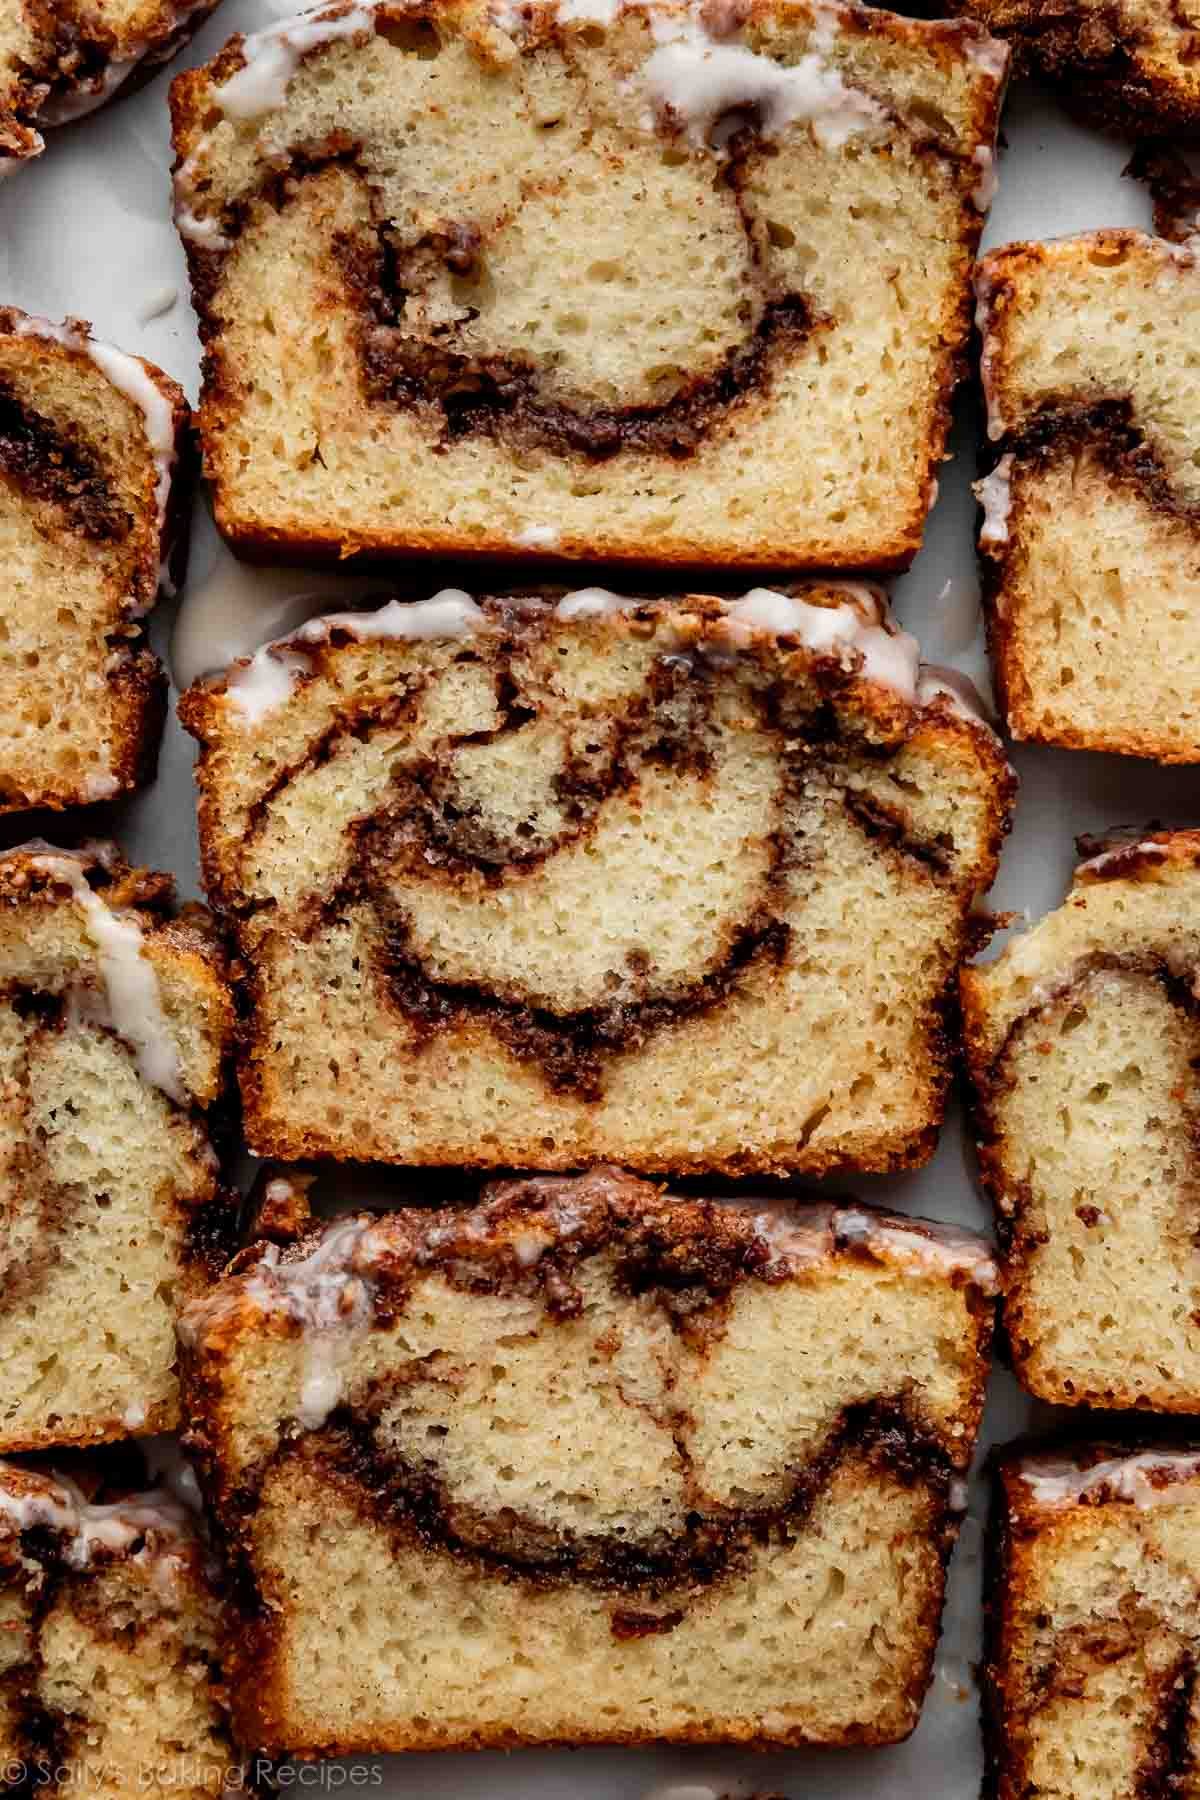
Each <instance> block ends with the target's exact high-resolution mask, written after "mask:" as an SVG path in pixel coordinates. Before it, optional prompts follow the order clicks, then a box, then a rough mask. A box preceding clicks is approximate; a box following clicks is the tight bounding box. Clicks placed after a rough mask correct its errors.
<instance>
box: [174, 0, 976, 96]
mask: <svg viewBox="0 0 1200 1800" xmlns="http://www.w3.org/2000/svg"><path fill="white" fill-rule="evenodd" d="M418 6H419V0H327V3H326V4H323V5H315V6H311V7H308V8H302V9H298V10H297V11H296V12H295V13H293V14H292V15H291V16H289V17H287V18H283V19H279V20H277V21H275V22H273V23H272V24H271V25H269V26H267V27H266V28H265V29H263V30H262V31H257V32H253V33H251V34H249V35H246V34H243V33H240V32H239V33H237V34H235V35H234V36H233V37H232V38H231V39H230V40H229V42H228V43H227V44H226V45H225V47H224V49H223V50H222V51H221V52H220V54H219V55H218V57H217V58H215V59H214V61H213V63H211V64H209V65H207V66H206V68H205V69H204V70H203V71H202V72H201V73H202V74H209V73H211V72H213V71H214V70H215V71H217V72H219V74H220V75H221V76H222V77H223V78H224V79H225V80H228V79H229V77H230V76H231V75H233V74H235V73H236V72H237V71H239V70H246V69H248V68H250V67H251V66H252V65H253V64H255V63H256V62H259V61H261V60H264V59H265V60H266V61H267V62H268V63H269V64H270V65H271V70H270V74H269V76H267V77H266V79H267V80H268V81H269V83H270V85H271V86H272V88H274V89H276V90H277V89H278V85H279V75H280V65H281V62H283V63H286V62H287V61H289V60H290V61H291V62H292V63H293V66H294V65H295V64H298V63H299V61H300V60H301V59H302V58H303V57H304V56H305V55H307V54H309V53H311V52H313V51H316V50H319V49H321V48H322V47H323V46H324V45H326V44H328V43H333V42H336V41H338V40H340V39H342V38H346V37H351V36H354V35H356V34H357V33H359V32H363V33H365V32H368V31H373V30H374V29H375V26H376V19H377V16H379V15H382V16H383V17H384V18H401V17H403V15H404V14H405V13H406V12H415V11H417V10H418ZM443 8H444V11H445V12H446V14H447V15H448V17H450V18H452V19H455V18H456V19H457V20H458V21H459V22H460V23H461V24H462V25H463V26H465V27H467V28H468V29H469V28H470V27H472V26H474V27H475V29H476V30H479V29H484V30H486V29H488V28H490V29H491V30H493V31H495V32H497V33H499V34H500V35H501V36H502V37H506V38H510V39H513V40H515V41H521V40H523V39H525V38H526V37H538V38H545V37H547V36H550V35H553V34H554V33H556V32H564V31H571V30H575V31H583V30H587V29H588V28H589V27H594V26H596V25H600V26H608V25H612V24H614V23H615V21H616V20H617V19H618V17H619V16H620V15H621V14H622V13H643V14H645V15H647V16H648V17H650V18H653V19H656V20H668V19H670V20H681V21H686V22H687V23H689V24H690V25H691V26H692V27H693V28H694V29H698V30H701V31H703V32H705V33H706V34H708V35H711V36H712V37H713V38H714V39H718V40H719V39H720V38H722V37H728V36H730V35H732V34H734V33H736V32H737V30H738V29H740V28H741V27H742V26H744V25H746V24H752V23H754V22H755V21H756V20H758V19H760V18H772V19H778V18H781V17H786V16H788V15H791V16H799V17H803V18H808V19H811V20H812V21H813V23H814V25H815V27H816V29H817V31H818V32H819V33H820V34H821V36H822V38H823V39H824V40H828V39H830V38H832V37H833V36H835V35H836V33H837V32H838V31H854V32H856V33H858V34H860V35H862V36H875V37H888V38H890V39H891V40H892V41H893V42H897V43H908V44H914V45H917V46H922V45H935V44H936V45H939V46H941V47H944V48H947V49H950V50H952V51H957V52H958V53H959V54H960V55H961V56H962V57H963V58H964V60H965V61H967V62H968V63H969V64H970V65H971V67H972V71H973V73H974V74H975V76H976V77H977V78H978V80H979V81H980V83H981V84H983V85H985V86H990V87H992V88H999V87H1000V86H1001V84H1002V83H1004V82H1005V81H1006V80H1007V77H1008V73H1009V68H1010V65H1011V60H1012V51H1011V47H1010V46H1009V44H1008V43H1007V42H1006V41H1005V40H1004V39H1002V38H999V37H995V36H993V35H992V33H991V32H990V31H989V30H988V28H987V26H986V25H983V24H981V23H980V22H979V21H978V20H976V19H972V18H956V19H922V18H912V17H908V16H905V15H904V14H901V13H897V12H891V11H889V10H888V9H887V8H885V7H873V6H866V5H857V4H855V3H854V0H735V4H733V5H731V6H720V5H714V4H712V0H443ZM189 78H191V79H194V78H193V77H190V72H189V73H188V74H187V75H184V76H182V77H180V80H181V82H186V81H188V80H189Z"/></svg>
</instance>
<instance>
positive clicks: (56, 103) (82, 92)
mask: <svg viewBox="0 0 1200 1800" xmlns="http://www.w3.org/2000/svg"><path fill="white" fill-rule="evenodd" d="M144 55H145V52H144V51H143V52H142V55H141V56H131V57H128V58H126V60H125V61H124V62H110V63H109V64H108V66H107V67H106V68H105V70H104V72H103V74H101V75H97V76H96V78H95V79H94V80H93V81H90V82H88V83H87V84H86V85H85V86H83V87H80V88H77V89H75V90H74V91H68V92H66V93H63V94H58V95H55V96H53V97H52V98H51V99H49V100H47V101H46V102H45V103H44V104H43V105H42V106H41V107H40V108H39V109H38V115H37V122H38V124H39V125H51V126H54V125H70V124H71V123H72V121H73V120H75V119H84V118H86V117H87V115H88V113H92V112H95V111H96V110H97V109H98V108H99V107H101V106H103V105H104V103H105V101H106V100H111V99H112V97H113V95H114V94H115V93H116V91H117V89H118V88H120V87H124V85H125V83H126V82H127V81H128V80H129V77H130V76H131V75H132V74H133V71H134V70H135V69H136V68H137V67H138V65H139V63H140V62H141V61H142V57H143V56H144Z"/></svg>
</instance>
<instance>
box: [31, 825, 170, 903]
mask: <svg viewBox="0 0 1200 1800" xmlns="http://www.w3.org/2000/svg"><path fill="white" fill-rule="evenodd" d="M76 876H79V877H82V878H83V879H85V880H86V881H87V883H88V885H89V886H90V887H93V888H98V889H102V890H103V893H104V899H105V902H106V903H107V904H108V905H110V906H121V907H137V908H139V909H143V910H148V911H153V912H155V913H157V914H160V915H163V916H166V915H167V913H168V911H169V908H170V907H171V905H172V903H173V901H174V897H175V879H174V877H173V876H172V875H166V874H159V873H157V872H156V871H155V870H153V869H141V868H135V867H133V865H132V864H130V863H129V862H127V861H126V859H125V855H124V853H123V851H122V850H121V847H120V845H119V844H117V843H115V842H114V841H113V840H112V839H111V838H90V839H88V841H87V842H86V843H84V844H80V845H78V846H77V847H75V848H74V849H69V850H68V849H64V848H63V847H62V846H61V845H59V844H51V843H49V842H48V841H47V840H46V839H45V838H27V839H26V841H25V842H24V843H23V844H14V845H13V846H12V848H11V849H8V850H0V897H2V898H4V899H6V900H10V901H12V900H22V899H25V898H28V897H30V896H32V895H33V894H38V895H39V897H42V896H43V895H49V897H50V898H52V899H61V900H62V901H63V902H64V903H65V902H67V901H68V900H69V899H70V898H71V890H72V888H73V886H74V881H75V877H76Z"/></svg>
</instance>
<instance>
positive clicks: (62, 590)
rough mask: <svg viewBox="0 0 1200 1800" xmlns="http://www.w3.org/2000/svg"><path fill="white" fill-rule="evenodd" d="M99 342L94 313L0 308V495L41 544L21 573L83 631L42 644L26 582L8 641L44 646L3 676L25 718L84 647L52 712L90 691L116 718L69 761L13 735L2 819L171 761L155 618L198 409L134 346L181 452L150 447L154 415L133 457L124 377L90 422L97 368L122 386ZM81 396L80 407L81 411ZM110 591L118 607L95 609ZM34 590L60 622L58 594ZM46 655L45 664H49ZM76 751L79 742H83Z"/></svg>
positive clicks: (179, 561) (14, 709)
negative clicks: (40, 754) (54, 315)
mask: <svg viewBox="0 0 1200 1800" xmlns="http://www.w3.org/2000/svg"><path fill="white" fill-rule="evenodd" d="M92 344H93V339H92V338H91V334H90V327H89V326H88V324H87V322H86V321H84V320H77V319H70V320H67V321H66V322H65V324H64V325H63V326H61V327H59V326H54V325H50V324H48V323H47V322H44V321H41V320H37V319H31V318H30V317H29V316H28V315H27V314H24V313H22V312H20V311H19V310H18V309H16V308H13V307H4V308H0V506H3V507H4V508H5V509H6V510H9V509H11V513H12V515H13V516H14V517H15V518H17V519H18V520H21V521H23V523H24V525H25V526H27V528H28V531H29V533H31V534H32V538H31V541H30V543H29V545H28V546H27V545H26V544H25V542H24V540H21V541H20V548H19V549H14V551H13V555H14V558H17V559H19V560H24V559H26V558H28V559H29V562H28V568H27V569H25V570H18V573H20V574H23V575H24V577H25V579H26V581H27V582H28V583H30V584H33V586H34V587H35V588H36V587H38V586H40V585H41V584H42V583H43V582H53V585H54V586H55V588H56V589H57V592H56V595H55V599H56V602H57V604H58V606H60V607H63V606H65V607H72V606H73V607H77V608H78V609H79V611H78V614H77V615H76V623H75V626H74V631H75V638H74V641H72V638H71V637H70V636H68V635H67V634H65V633H64V634H63V635H62V638H61V642H60V641H59V640H58V639H55V640H53V641H51V640H50V639H49V638H48V637H47V638H46V641H45V642H39V640H38V636H37V629H36V627H35V625H34V622H33V620H32V619H31V617H30V616H28V611H29V602H28V601H26V602H25V603H24V607H25V610H24V611H18V601H17V598H16V596H15V592H14V596H13V598H12V599H11V600H10V601H9V603H8V604H9V608H10V610H9V611H8V612H7V613H6V614H5V615H4V621H3V622H4V624H5V627H6V641H7V642H8V643H9V645H10V650H11V648H12V646H13V645H17V646H21V645H24V644H25V643H26V642H28V643H29V644H30V645H31V646H32V647H31V648H30V650H29V653H28V655H27V656H26V659H25V660H26V662H27V663H28V664H29V667H28V669H22V670H21V672H19V673H18V672H16V671H15V669H14V668H13V667H10V668H8V669H6V671H5V707H6V710H7V711H9V712H10V713H12V714H13V715H17V714H20V713H25V712H28V711H30V710H33V709H35V708H36V702H37V697H38V691H39V685H44V684H45V681H46V678H47V673H48V671H49V670H50V669H51V668H55V667H69V666H70V658H71V656H72V654H74V655H75V656H76V657H77V658H78V659H79V662H80V667H79V669H78V671H77V674H76V679H75V684H74V686H73V688H72V694H71V699H70V700H68V699H67V698H66V696H65V694H64V696H63V697H62V698H61V701H60V699H59V697H58V696H57V694H56V693H55V691H54V690H53V688H51V689H50V690H49V692H50V695H51V696H52V710H53V711H55V712H59V711H61V713H62V714H63V715H64V716H65V715H67V714H68V712H69V709H70V707H71V706H72V705H73V704H75V703H77V702H79V701H80V699H82V700H83V704H84V705H85V706H86V705H87V704H88V703H89V702H90V701H91V700H92V698H93V696H94V697H95V698H96V700H97V701H98V702H99V703H100V704H101V705H102V709H103V713H104V715H105V716H104V717H103V718H102V719H100V720H98V721H97V720H96V719H95V718H94V717H93V718H92V719H89V720H88V721H87V722H86V724H85V722H84V720H83V719H81V720H80V723H79V727H78V736H79V738H80V740H82V739H83V738H84V737H85V735H86V736H87V739H88V741H87V742H86V743H84V742H82V741H81V742H80V743H79V744H78V745H77V746H74V752H75V753H74V761H73V762H70V763H69V762H67V761H65V760H64V754H63V750H61V749H59V748H58V746H57V745H55V746H53V747H52V746H51V744H50V743H49V740H47V744H46V749H45V752H44V759H43V760H42V761H41V762H40V764H39V759H38V758H37V756H31V754H30V751H29V748H28V746H29V743H30V742H36V739H35V738H33V737H32V735H31V734H28V733H27V734H26V735H25V736H24V737H22V738H21V739H20V742H19V744H15V745H14V752H13V755H14V756H16V755H17V754H18V752H19V755H20V759H21V760H20V762H19V763H17V762H15V761H14V760H13V758H12V757H9V758H6V757H5V754H4V750H3V745H2V742H0V814H2V813H8V812H21V811H28V810H29V809H31V808H34V807H47V808H50V809H52V810H55V811H60V810H62V809H64V808H66V807H69V806H79V805H86V804H89V803H92V802H95V801H97V800H110V799H114V798H116V797H117V796H119V795H122V794H127V793H131V792H132V791H134V790H135V789H136V788H138V787H140V786H142V785H144V784H145V783H146V782H147V781H149V780H151V779H152V778H153V775H154V770H155V767H156V764H157V760H158V744H159V738H160V735H161V731H162V724H163V720H164V718H165V714H166V700H167V680H166V676H165V674H164V672H163V670H162V668H161V667H160V665H159V663H158V660H157V658H156V657H155V656H154V654H153V653H152V651H151V650H150V648H149V645H148V639H147V630H146V618H147V617H148V615H149V613H150V611H151V610H152V608H153V607H154V605H155V603H156V601H157V599H158V597H159V592H160V587H161V586H162V585H163V583H164V582H168V581H169V580H170V579H172V578H174V579H175V580H176V581H179V580H181V579H182V576H183V572H184V568H185V565H186V554H187V530H186V526H187V515H188V512H189V510H190V505H191V494H192V475H193V473H194V448H193V443H192V435H191V414H190V409H189V407H188V404H187V401H186V398H185V397H184V394H183V391H182V389H181V388H180V387H179V386H178V384H177V383H176V382H174V381H172V380H171V378H170V377H169V376H168V375H165V374H164V373H163V371H162V370H161V369H158V368H156V367H155V366H154V365H153V364H151V363H148V362H146V361H145V360H144V359H143V358H140V357H132V358H129V359H128V368H129V371H130V376H131V379H133V380H136V381H143V380H144V381H145V382H147V383H148V384H149V389H150V391H151V392H154V393H156V394H157V395H158V396H159V397H160V400H161V402H163V403H165V408H166V409H169V410H168V411H167V424H166V427H165V429H166V431H167V433H168V435H169V439H170V443H171V450H170V452H169V453H167V452H164V451H163V450H161V449H160V447H159V446H158V445H157V444H156V443H154V442H152V440H151V435H150V432H151V426H150V424H149V422H147V423H146V425H145V429H144V432H143V445H142V448H141V452H140V454H139V455H136V456H135V455H134V453H133V451H132V450H131V448H130V442H131V437H130V419H129V415H130V409H131V408H132V409H136V408H138V406H139V404H140V401H139V399H138V397H137V396H136V394H135V393H134V392H129V393H123V392H122V391H121V390H120V389H119V388H118V386H117V385H116V383H115V382H113V383H112V395H111V408H110V409H108V410H106V412H105V413H104V414H103V415H101V417H100V424H99V426H97V425H96V424H95V423H94V422H92V420H93V419H94V417H95V416H96V413H97V408H96V407H95V406H94V405H93V409H92V414H91V415H90V416H89V423H88V424H86V425H85V424H83V423H81V420H82V418H83V417H84V408H83V396H84V395H85V394H87V393H89V392H94V391H95V389H96V387H97V377H98V372H99V376H100V377H101V378H103V379H106V380H110V381H111V377H109V376H108V375H107V372H106V371H105V370H104V368H103V367H102V366H101V365H100V364H99V363H98V362H96V361H94V360H93V357H92V354H91V346H92ZM100 348H101V353H104V347H100ZM75 382H78V384H79V387H78V395H77V396H76V395H75V394H74V393H73V384H74V383H75ZM76 399H78V401H79V405H78V408H77V410H73V409H74V408H75V401H76ZM77 414H78V416H77ZM155 426H156V427H157V426H158V421H155ZM102 434H107V435H102ZM164 455H166V456H168V457H169V460H170V463H171V472H170V479H169V485H168V486H167V488H166V490H165V491H166V503H165V505H163V506H160V498H161V494H160V477H159V471H160V466H161V460H162V459H163V457H164ZM38 538H40V539H41V540H43V542H44V545H45V546H46V549H45V555H46V556H49V557H52V558H59V559H60V560H58V561H49V562H46V563H44V564H43V563H41V562H39V561H37V560H36V558H37V555H38V554H39V552H38V551H37V548H36V544H37V539H38ZM88 565H90V567H89V566H88ZM64 566H67V567H70V568H71V570H72V573H73V572H74V568H75V567H78V569H79V573H80V579H81V586H80V591H79V593H78V594H76V593H73V592H70V591H68V584H67V583H66V582H64V580H63V579H62V575H61V571H62V569H63V568H64ZM100 594H102V595H103V601H102V604H103V609H104V610H103V615H102V617H97V616H96V615H97V600H98V597H99V595H100ZM35 598H36V604H38V605H40V606H42V607H43V608H46V609H47V617H48V618H49V617H52V616H53V615H51V614H50V613H49V610H48V609H49V602H48V600H47V598H46V597H45V596H44V595H42V594H36V596H35ZM46 629H47V630H48V627H47V628H46ZM97 644H102V646H103V650H102V656H103V661H102V662H99V666H98V667H95V666H92V665H91V664H90V663H89V662H88V661H87V658H88V657H89V656H90V655H93V654H94V655H95V656H96V657H97V660H98V661H99V658H100V656H101V651H99V650H93V648H92V646H94V645H97ZM39 654H40V655H41V657H42V661H43V665H44V671H45V672H43V669H39V667H38V657H39ZM101 683H102V685H100V684H101ZM85 684H86V685H85ZM97 725H99V732H97V731H96V726H97ZM97 735H102V736H103V738H104V742H105V744H106V748H107V762H106V764H105V766H103V767H102V768H97V767H96V765H94V764H93V763H92V762H91V761H90V760H89V758H88V755H87V752H88V751H89V750H91V749H92V739H93V737H94V736H97ZM66 747H67V748H72V744H71V740H70V739H69V738H68V740H67V745H66Z"/></svg>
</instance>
